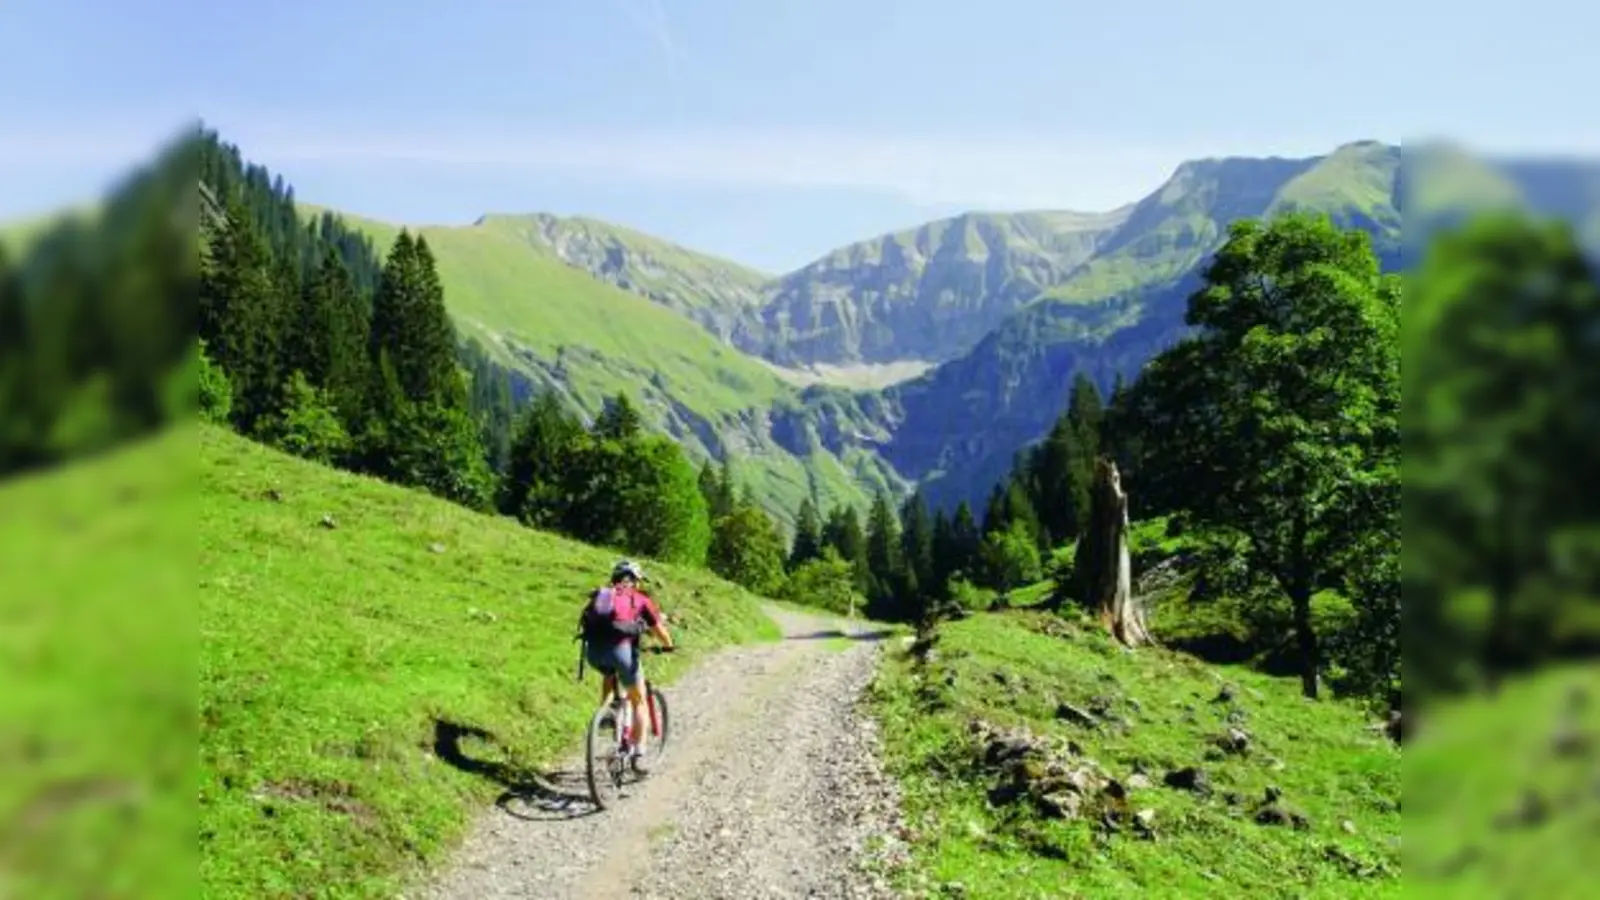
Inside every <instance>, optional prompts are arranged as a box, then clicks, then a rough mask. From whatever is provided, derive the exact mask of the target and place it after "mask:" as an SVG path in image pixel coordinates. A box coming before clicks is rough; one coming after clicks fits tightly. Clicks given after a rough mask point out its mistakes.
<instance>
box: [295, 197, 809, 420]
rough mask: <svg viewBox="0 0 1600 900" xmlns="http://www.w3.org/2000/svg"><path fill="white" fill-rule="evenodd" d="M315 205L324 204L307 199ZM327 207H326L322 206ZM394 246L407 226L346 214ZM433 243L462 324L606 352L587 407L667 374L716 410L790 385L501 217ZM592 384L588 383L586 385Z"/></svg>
mask: <svg viewBox="0 0 1600 900" xmlns="http://www.w3.org/2000/svg"><path fill="white" fill-rule="evenodd" d="M306 209H307V210H308V211H311V210H318V208H317V207H310V206H307V207H306ZM319 211H320V210H319ZM340 215H341V216H343V218H344V219H345V220H346V222H348V223H349V224H350V225H351V226H352V227H355V228H359V229H360V230H361V231H363V232H364V233H366V234H368V235H369V236H371V238H372V240H373V243H374V244H375V245H376V246H377V248H378V250H379V252H380V253H385V254H386V253H387V252H388V248H389V246H390V245H391V244H393V243H394V239H395V237H396V236H397V235H398V234H399V232H400V226H397V225H392V224H389V223H387V222H379V221H376V220H373V219H365V218H361V217H359V216H352V215H349V214H348V213H340ZM413 230H414V231H418V232H420V233H421V234H422V235H423V236H424V237H426V238H427V240H428V246H429V247H430V248H432V250H433V253H434V256H435V258H436V259H437V261H438V265H439V277H440V278H441V279H442V280H443V282H444V285H445V300H446V301H447V302H448V303H449V305H450V311H451V313H452V315H454V316H455V318H456V321H457V322H459V323H461V324H462V325H463V326H464V327H465V328H466V329H468V330H470V331H471V332H474V333H477V334H479V335H483V336H486V337H491V341H490V342H488V343H492V349H496V350H500V351H501V353H500V355H501V358H503V359H507V360H508V361H515V360H513V359H512V358H511V357H509V356H508V355H507V354H505V353H504V352H503V348H501V347H500V346H499V341H498V340H492V337H493V336H502V337H504V338H505V339H507V340H511V341H514V342H516V343H517V344H519V345H521V346H523V347H527V348H529V349H531V350H534V351H537V352H540V353H541V354H542V355H553V354H554V353H555V351H557V350H559V349H561V348H562V347H582V348H587V349H589V350H592V351H594V352H596V353H598V354H600V355H601V356H603V357H604V366H603V367H602V371H597V372H593V373H585V374H586V376H587V377H580V379H579V384H580V387H587V388H588V389H589V390H587V391H582V393H584V394H585V395H586V396H583V397H582V399H583V400H584V401H586V405H588V404H593V406H592V408H594V409H597V408H598V402H599V393H598V392H604V391H607V390H610V391H613V392H614V391H615V390H617V389H619V388H628V389H631V390H634V391H635V392H637V391H638V389H639V386H640V383H641V382H642V379H643V378H645V377H648V374H649V373H650V372H652V371H659V372H660V373H661V374H662V376H663V378H664V379H665V380H666V382H667V384H668V385H669V386H670V387H671V389H672V390H673V393H674V394H675V395H676V396H677V397H678V399H679V400H680V402H683V403H684V404H685V405H686V406H688V407H690V408H691V409H694V410H695V411H696V412H698V413H700V414H702V415H705V416H707V417H711V418H714V417H717V416H721V415H726V414H729V413H733V412H737V411H738V410H742V409H745V408H747V407H749V406H752V405H757V404H762V403H766V402H770V401H771V400H773V399H775V398H777V397H778V396H779V395H781V394H785V393H787V392H788V385H786V384H785V383H784V381H783V380H782V379H780V378H779V377H778V376H777V375H776V374H774V373H773V372H771V371H770V370H768V369H767V368H766V367H765V366H763V365H761V363H759V362H757V361H756V360H754V359H751V358H749V357H747V356H745V355H744V354H742V353H740V352H738V351H737V350H733V349H731V348H729V347H726V346H724V345H723V344H721V343H719V342H718V341H717V340H716V339H715V338H713V337H712V336H711V335H709V334H707V333H706V332H705V331H704V330H703V329H701V328H700V327H699V326H697V325H695V324H694V323H693V322H691V321H689V320H688V319H685V318H684V317H682V316H680V315H678V314H676V313H674V312H672V311H671V310H667V309H664V308H662V307H660V306H658V305H656V304H654V303H651V302H650V301H648V300H646V299H644V298H642V297H639V296H637V295H635V294H631V293H628V292H627V291H623V290H620V289H618V288H614V287H612V286H610V285H607V284H603V283H601V282H599V281H596V280H595V279H593V278H591V277H589V276H588V275H586V274H584V273H582V272H579V271H577V270H576V269H573V268H572V267H570V266H568V265H566V264H565V263H562V262H561V261H560V260H559V259H557V258H555V256H554V255H552V254H551V253H549V252H548V251H545V250H542V249H540V248H537V247H534V246H532V245H531V244H529V243H528V242H527V241H526V240H525V239H523V238H522V237H521V236H519V235H518V234H517V232H516V231H515V230H514V229H512V228H509V227H506V226H505V225H504V224H503V223H500V222H498V221H497V220H491V221H490V222H489V223H488V224H485V225H473V226H464V227H451V226H423V227H420V228H416V229H413ZM585 382H587V383H585Z"/></svg>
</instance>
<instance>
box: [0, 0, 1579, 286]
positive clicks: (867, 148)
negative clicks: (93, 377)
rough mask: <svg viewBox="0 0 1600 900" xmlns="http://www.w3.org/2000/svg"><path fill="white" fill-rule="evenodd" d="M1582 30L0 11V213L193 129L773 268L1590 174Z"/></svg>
mask: <svg viewBox="0 0 1600 900" xmlns="http://www.w3.org/2000/svg"><path fill="white" fill-rule="evenodd" d="M1597 25H1600V13H1597V12H1596V11H1595V8H1594V7H1592V6H1590V5H1587V4H1577V3H1572V2H1561V3H1557V2H1552V0H1521V2H1518V3H1516V4H1510V5H1508V4H1489V3H1485V2H1481V0H1459V2H1453V3H1448V4H1447V3H1442V2H1437V0H1383V2H1375V0H1336V2H1317V3H1312V2H1290V0H1211V2H1205V3H1201V2H1184V0H1144V2H1140V3H1113V2H1109V0H1106V2H1101V3H1095V4H1088V3H1081V2H1069V0H970V2H956V0H922V2H910V0H794V2H791V0H449V2H443V0H428V2H421V0H383V2H376V0H346V2H334V3H328V2H317V3H313V2H309V0H271V2H262V3H253V4H244V3H242V2H240V0H166V2H154V0H103V2H85V0H4V2H3V3H0V84H5V85H6V86H7V89H6V91H5V94H4V96H3V97H0V121H3V122H4V131H3V133H0V217H11V216H14V215H19V214H27V213H36V212H41V211H45V210H49V209H53V208H57V207H59V206H61V205H63V204H66V203H70V202H74V201H78V200H82V199H85V198H87V197H90V196H92V195H93V194H94V193H95V192H96V191H97V190H98V189H99V188H100V187H101V186H102V185H103V184H104V182H105V181H106V179H107V178H108V177H110V176H111V175H113V174H114V173H116V172H119V171H121V170H122V169H123V168H124V167H126V165H127V164H128V163H129V162H130V161H132V160H134V159H137V158H139V157H140V156H142V155H143V154H145V153H147V152H148V151H149V150H150V149H151V148H153V147H154V146H155V144H156V143H157V142H158V141H159V140H160V139H161V138H163V137H165V136H167V135H169V134H171V133H173V132H174V131H175V130H176V129H177V128H178V127H180V126H181V124H182V123H183V122H184V121H186V120H187V119H188V118H189V117H192V116H195V115H200V116H203V117H204V118H205V119H206V121H207V122H208V123H210V124H212V125H213V126H215V127H217V128H219V129H220V130H221V131H222V133H223V136H224V137H225V138H227V139H229V140H232V141H234V142H236V143H239V144H240V145H241V146H242V148H243V150H244V151H245V153H246V155H247V156H249V157H251V158H253V159H255V160H258V161H260V162H264V163H266V164H267V165H269V166H270V167H272V168H273V169H275V170H277V171H280V172H281V173H283V174H284V176H285V178H286V179H287V180H289V181H290V182H291V183H292V184H294V185H295V187H296V190H297V194H298V196H299V197H301V198H302V199H306V200H310V201H313V202H318V203H326V204H329V205H333V206H336V207H339V208H342V209H346V210H349V211H352V212H357V213H361V214H365V215H371V216H376V217H379V218H386V219H391V220H396V221H403V222H413V223H465V222H470V221H471V220H472V219H474V218H476V217H477V216H478V215H479V214H480V213H483V212H490V211H493V212H528V211H535V210H542V211H552V212H558V213H566V214H575V213H576V214H588V215H596V216H600V217H602V218H607V219H611V220H613V221H617V222H621V223H624V224H628V225H631V226H634V227H637V228H641V229H643V230H646V231H650V232H654V233H657V234H660V235H662V236H664V237H667V238H669V239H672V240H676V241H679V242H681V243H684V244H687V245H689V246H692V247H696V248H698V249H702V250H707V251H710V252H715V253H720V254H722V255H725V256H729V257H732V258H735V259H738V260H741V261H743V262H746V263H749V264H752V265H756V266H758V267H761V268H765V269H768V270H773V271H776V270H782V269H786V268H790V267H793V266H796V265H799V264H801V263H803V262H805V261H807V260H808V259H810V258H812V257H814V256H816V255H818V254H820V253H822V252H824V251H826V250H828V249H830V248H831V247H834V246H837V245H839V244H842V243H846V242H848V241H850V240H855V239H860V238H865V237H870V236H872V235H873V234H876V233H879V232H883V231H887V230H890V229H894V228H899V227H906V226H910V225H914V224H917V223H918V222H920V221H922V220H925V219H928V218H933V217H937V216H940V215H947V214H951V213H954V212H958V211H962V210H966V209H1016V208H1069V209H1085V210H1094V209H1106V208H1111V207H1114V206H1117V205H1120V204H1122V203H1125V202H1130V201H1132V200H1136V199H1138V198H1139V197H1140V196H1142V195H1143V194H1145V193H1148V192H1149V191H1150V190H1152V189H1154V188H1155V187H1157V186H1158V185H1159V184H1160V182H1161V181H1162V180H1163V179H1164V178H1165V177H1166V176H1167V175H1168V174H1169V173H1170V172H1171V170H1172V168H1173V167H1174V166H1176V165H1177V164H1178V163H1180V162H1182V161H1183V160H1184V159H1188V158H1194V157H1200V156H1218V155H1229V154H1245V155H1272V154H1281V155H1311V154H1316V153H1321V152H1325V151H1327V150H1329V149H1332V148H1333V147H1334V146H1336V145H1338V144H1340V143H1344V142H1346V141H1350V140H1356V139H1361V138H1377V139H1382V140H1390V141H1398V140H1401V139H1407V138H1414V137H1418V136H1423V135H1427V136H1433V135H1445V136H1450V137H1454V138H1458V139H1462V140H1465V141H1468V142H1469V143H1470V144H1471V145H1473V146H1476V147H1480V148H1483V149H1492V150H1502V151H1504V150H1511V151H1517V150H1534V151H1539V150H1546V151H1548V150H1557V151H1568V152H1574V151H1576V152H1595V151H1597V150H1600V114H1597V113H1600V108H1597V101H1596V100H1595V99H1594V94H1593V92H1592V89H1590V88H1588V87H1586V86H1585V85H1586V84H1588V83H1592V73H1590V72H1586V71H1584V70H1585V69H1586V68H1587V67H1586V66H1585V65H1584V62H1583V60H1584V59H1585V58H1586V55H1587V51H1588V50H1589V47H1588V46H1586V43H1585V42H1587V41H1588V40H1590V39H1592V35H1593V34H1594V33H1595V28H1596V26H1597ZM1586 75H1587V76H1588V77H1587V78H1585V76H1586Z"/></svg>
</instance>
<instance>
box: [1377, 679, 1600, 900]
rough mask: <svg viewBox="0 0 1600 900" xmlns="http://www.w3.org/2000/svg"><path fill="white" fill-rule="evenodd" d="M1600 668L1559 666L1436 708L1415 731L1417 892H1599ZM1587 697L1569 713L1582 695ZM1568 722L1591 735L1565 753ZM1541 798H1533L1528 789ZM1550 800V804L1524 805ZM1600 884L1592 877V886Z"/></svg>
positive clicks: (1412, 878)
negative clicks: (1490, 693)
mask: <svg viewBox="0 0 1600 900" xmlns="http://www.w3.org/2000/svg"><path fill="white" fill-rule="evenodd" d="M1597 692H1600V667H1596V666H1595V665H1594V664H1593V663H1590V664H1588V665H1574V666H1568V667H1563V668H1554V669H1551V670H1547V671H1545V672H1541V673H1539V674H1537V675H1533V676H1527V677H1523V678H1519V679H1517V680H1515V681H1512V682H1509V683H1507V684H1506V685H1505V686H1504V688H1503V691H1502V693H1501V695H1500V697H1498V698H1489V697H1468V698H1464V699H1461V700H1457V701H1453V702H1451V703H1449V704H1447V705H1444V706H1441V707H1439V708H1436V709H1434V710H1432V711H1431V712H1430V714H1429V716H1428V717H1427V719H1426V720H1425V721H1424V723H1423V727H1421V728H1419V729H1418V730H1417V733H1416V739H1415V740H1411V739H1410V738H1409V737H1408V744H1407V753H1408V759H1407V760H1406V764H1405V781H1406V794H1407V795H1408V796H1409V798H1410V800H1411V806H1410V808H1409V809H1408V810H1407V812H1406V837H1407V838H1409V839H1410V840H1411V843H1410V844H1408V845H1407V847H1406V857H1405V861H1406V868H1407V872H1406V887H1407V893H1408V896H1413V897H1427V898H1440V900H1458V898H1459V900H1469V898H1471V900H1477V898H1499V897H1508V896H1526V897H1546V898H1558V897H1559V898H1567V897H1572V898H1577V897H1592V896H1594V889H1593V887H1592V880H1593V877H1594V876H1593V872H1594V861H1595V853H1596V852H1597V851H1600V831H1596V829H1595V824H1596V822H1597V809H1600V783H1597V782H1596V775H1597V763H1596V760H1597V757H1600V704H1597V703H1595V702H1594V701H1595V695H1596V693H1597ZM1575 695H1578V696H1583V697H1586V698H1587V703H1586V704H1584V705H1583V706H1582V707H1581V708H1580V709H1578V710H1577V711H1576V713H1575V714H1572V713H1569V712H1568V710H1569V709H1570V708H1571V700H1572V698H1573V697H1574V696H1575ZM1563 733H1566V734H1570V735H1574V736H1579V737H1580V738H1581V739H1582V740H1585V741H1587V743H1586V744H1582V745H1580V744H1576V743H1574V744H1573V745H1572V746H1573V747H1574V748H1575V749H1568V750H1566V751H1565V752H1563V751H1562V750H1561V749H1560V748H1561V744H1560V743H1558V741H1557V740H1556V738H1557V736H1558V735H1561V734H1563ZM1529 796H1532V797H1536V798H1538V801H1540V802H1538V803H1535V804H1529V803H1528V801H1527V799H1526V798H1527V797H1529ZM1541 806H1542V807H1543V808H1544V809H1545V810H1547V811H1548V813H1547V815H1546V816H1544V817H1540V816H1537V815H1522V816H1516V815H1514V813H1515V812H1516V811H1518V810H1524V811H1527V810H1533V809H1538V808H1539V807H1541ZM1586 883H1591V887H1589V888H1584V887H1582V885H1584V884H1586Z"/></svg>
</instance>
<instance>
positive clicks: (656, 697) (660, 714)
mask: <svg viewBox="0 0 1600 900" xmlns="http://www.w3.org/2000/svg"><path fill="white" fill-rule="evenodd" d="M647 699H648V702H649V709H647V710H646V711H645V712H646V715H648V716H649V717H650V745H649V748H650V759H651V762H652V763H653V762H655V761H656V760H659V759H661V755H662V754H663V753H666V752H667V738H668V737H670V736H671V735H672V729H671V724H672V717H671V716H670V715H669V710H668V707H667V695H666V694H663V693H661V691H659V690H657V689H656V687H655V685H651V686H650V688H649V692H648V694H647Z"/></svg>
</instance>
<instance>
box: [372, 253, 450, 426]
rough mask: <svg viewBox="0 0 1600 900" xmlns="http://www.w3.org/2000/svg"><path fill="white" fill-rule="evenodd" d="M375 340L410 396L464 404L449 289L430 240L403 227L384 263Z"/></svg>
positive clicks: (376, 352) (378, 351)
mask: <svg viewBox="0 0 1600 900" xmlns="http://www.w3.org/2000/svg"><path fill="white" fill-rule="evenodd" d="M370 344H371V347H372V355H373V357H374V358H377V357H379V356H380V355H381V354H387V355H388V357H389V360H390V361H391V362H392V363H393V365H394V370H395V377H396V378H397V380H398V381H399V385H400V389H401V391H402V392H403V394H404V396H405V398H406V400H408V401H410V402H412V403H437V404H442V405H444V406H448V407H460V406H462V405H464V401H465V399H466V397H465V391H464V388H463V385H462V383H461V374H460V372H458V371H457V369H456V346H455V330H454V328H453V327H452V326H451V324H450V317H449V314H448V313H446V312H445V306H444V288H443V286H442V285H441V284H440V282H439V274H438V272H436V271H435V270H434V262H433V253H432V251H430V250H429V249H428V243H427V241H426V239H424V238H422V237H421V236H420V235H419V236H418V237H416V238H415V239H413V238H412V236H411V234H410V233H409V232H407V231H401V232H400V237H399V238H398V239H397V240H396V241H395V243H394V246H393V247H392V248H391V249H390V251H389V258H388V260H387V261H386V262H385V263H384V266H383V277H382V280H381V281H380V282H379V284H378V292H377V294H376V295H375V296H374V297H373V301H372V330H371V338H370Z"/></svg>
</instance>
